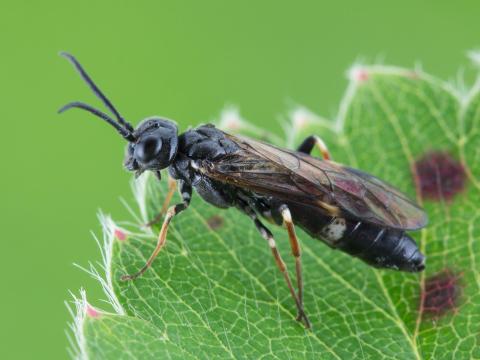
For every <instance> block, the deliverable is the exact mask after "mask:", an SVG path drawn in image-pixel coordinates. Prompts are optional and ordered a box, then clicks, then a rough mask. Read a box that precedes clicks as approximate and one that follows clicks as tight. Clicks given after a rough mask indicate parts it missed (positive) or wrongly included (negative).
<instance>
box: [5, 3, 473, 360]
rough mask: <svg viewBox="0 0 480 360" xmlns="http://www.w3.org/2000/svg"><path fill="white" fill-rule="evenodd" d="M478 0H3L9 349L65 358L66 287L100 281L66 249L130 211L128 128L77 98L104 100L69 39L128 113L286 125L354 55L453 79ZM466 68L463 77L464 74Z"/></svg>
mask: <svg viewBox="0 0 480 360" xmlns="http://www.w3.org/2000/svg"><path fill="white" fill-rule="evenodd" d="M479 10H480V5H479V3H478V2H476V1H471V2H466V1H456V2H444V3H441V2H440V1H401V2H400V1H397V2H387V1H352V2H342V1H338V2H335V3H333V2H329V3H328V4H327V3H326V2H320V1H295V2H279V1H241V2H228V1H215V2H214V1H177V2H167V1H118V0H117V1H90V0H88V1H81V2H72V1H41V2H40V1H37V2H33V1H30V2H29V1H5V0H4V1H2V2H1V5H0V40H1V42H0V44H1V55H0V65H1V66H0V79H1V80H0V81H1V83H0V84H1V85H0V99H1V100H0V101H1V102H0V104H1V105H0V119H1V120H0V121H1V122H2V124H3V126H2V129H3V130H2V134H3V136H2V140H1V142H0V146H1V147H2V176H1V178H0V181H1V183H0V189H1V192H2V194H1V199H2V200H1V207H0V209H1V217H0V218H1V223H2V230H1V231H2V235H1V239H2V240H1V241H2V254H1V261H0V264H1V265H0V266H1V272H2V275H3V276H2V288H1V289H2V290H1V297H0V305H1V310H2V311H1V321H0V324H1V325H0V339H1V340H0V358H2V359H12V358H13V359H24V358H25V359H26V358H36V359H39V358H41V359H57V358H59V359H62V358H66V357H67V353H66V347H67V340H66V336H65V330H66V328H67V322H68V321H69V320H70V316H69V315H68V312H67V310H66V308H65V306H64V303H63V302H64V300H67V299H70V295H69V293H68V290H69V289H70V290H72V291H74V292H78V289H79V288H80V287H82V286H83V287H86V288H87V289H88V297H89V300H90V301H91V302H92V303H94V304H97V305H99V306H102V305H101V302H99V301H98V299H100V298H102V297H103V294H102V292H101V290H100V287H99V285H98V284H96V283H95V281H94V280H92V279H90V278H89V277H88V275H87V274H85V273H83V272H82V271H80V270H78V269H77V268H75V267H74V266H73V265H72V263H73V262H76V263H79V264H82V265H86V264H87V263H88V261H89V260H92V261H96V260H98V259H99V251H98V249H97V247H96V244H95V242H94V240H93V238H92V236H91V235H90V231H91V230H93V231H94V232H96V233H99V231H100V226H99V224H98V221H97V217H96V213H97V211H98V209H99V208H101V209H103V210H104V211H106V212H108V213H111V214H112V215H113V217H114V218H115V219H127V218H128V214H127V212H126V210H125V209H124V207H123V205H122V204H121V203H120V201H119V197H120V196H123V197H125V198H126V199H127V200H132V195H131V193H130V188H129V181H130V175H129V174H127V173H126V172H125V171H124V170H123V169H122V160H123V152H124V145H125V144H124V143H123V142H122V141H121V139H120V138H119V136H118V135H117V134H116V133H115V132H114V131H113V130H112V129H111V128H110V127H108V126H106V125H105V124H104V123H102V122H101V121H99V120H98V119H95V118H92V117H91V116H88V115H87V114H85V113H82V112H80V111H72V112H70V113H68V114H65V115H64V116H61V117H60V116H57V115H56V113H55V112H56V110H57V109H58V108H59V107H60V106H61V105H63V104H64V103H66V102H68V101H71V100H84V101H86V102H88V103H91V104H92V105H98V103H99V102H98V101H97V100H96V99H95V98H94V96H93V95H92V94H91V93H90V91H89V89H88V88H87V87H86V86H85V85H84V84H83V83H82V82H81V81H80V79H79V77H78V76H77V74H76V73H75V72H74V71H73V70H72V67H71V66H70V65H69V64H68V63H67V62H66V60H65V59H63V58H60V57H59V56H57V53H58V52H59V51H60V50H68V51H70V52H72V53H73V54H75V55H76V56H77V57H78V58H79V59H80V61H81V62H82V63H83V64H84V65H85V67H86V68H87V69H88V70H89V72H90V73H91V74H92V76H93V77H94V79H95V80H96V81H97V82H98V83H99V85H100V86H101V87H102V89H104V91H105V92H106V93H107V94H108V95H109V96H110V97H111V99H112V100H113V102H114V103H115V104H117V106H118V108H119V109H120V111H121V112H122V113H123V114H124V116H125V117H127V118H128V119H129V120H130V121H132V122H133V123H137V122H138V121H139V120H140V119H142V118H143V117H145V116H149V115H153V114H157V115H164V116H166V117H170V118H173V119H175V120H177V121H178V123H179V124H180V126H181V127H182V128H185V127H186V126H188V125H195V124H197V123H199V122H206V121H210V120H213V119H215V118H216V117H217V116H218V114H219V112H220V111H221V109H222V108H223V107H224V106H225V104H229V103H230V104H231V103H233V104H238V105H239V106H240V108H241V111H242V114H243V115H244V117H245V118H247V119H249V120H250V121H252V122H254V123H255V124H257V125H261V126H263V127H265V128H267V129H269V130H271V131H274V132H277V133H281V130H280V127H279V125H278V119H279V116H280V115H282V114H285V112H286V111H287V110H289V107H291V106H292V104H294V103H300V104H303V105H305V106H307V107H309V108H311V109H312V110H314V111H316V112H319V113H321V114H323V115H325V116H332V115H334V114H335V113H336V107H337V105H338V103H339V101H340V99H341V96H342V93H343V90H344V88H345V85H346V78H345V71H346V69H347V68H348V67H349V66H350V65H351V64H352V63H353V62H354V61H355V60H358V59H363V60H365V61H367V62H372V61H375V60H377V59H383V61H384V62H385V63H389V64H396V65H402V66H413V65H414V64H415V63H416V62H417V61H421V63H422V65H423V67H424V68H425V69H426V70H427V71H428V72H431V73H434V74H436V75H439V76H441V77H444V78H455V77H456V75H457V72H458V69H459V67H462V66H463V67H464V68H465V69H466V72H467V74H469V73H472V68H471V67H472V65H470V64H469V61H468V60H467V59H466V57H465V54H466V51H467V50H470V49H474V48H476V47H477V46H480V28H479V21H478V19H479V17H480V12H479ZM467 77H468V76H467Z"/></svg>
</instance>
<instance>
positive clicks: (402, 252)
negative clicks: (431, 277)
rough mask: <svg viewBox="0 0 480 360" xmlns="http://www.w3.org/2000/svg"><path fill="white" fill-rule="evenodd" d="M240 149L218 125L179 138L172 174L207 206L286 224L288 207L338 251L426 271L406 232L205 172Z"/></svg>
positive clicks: (295, 217) (374, 262) (298, 221)
mask: <svg viewBox="0 0 480 360" xmlns="http://www.w3.org/2000/svg"><path fill="white" fill-rule="evenodd" d="M236 151H238V146H237V144H236V143H235V142H233V141H231V139H229V138H228V137H226V136H225V133H223V132H222V131H220V130H218V129H216V128H215V127H214V126H213V125H204V126H200V127H198V128H196V129H192V130H189V131H187V132H185V133H184V134H181V135H180V136H179V145H178V150H177V155H176V157H175V161H174V162H173V163H172V164H171V165H170V167H169V173H170V175H171V176H172V177H173V178H174V179H176V180H179V181H181V182H183V183H184V184H185V185H187V186H188V185H190V186H191V187H193V189H195V190H196V192H197V193H198V194H199V195H200V196H201V197H202V198H203V199H204V200H205V201H206V202H208V203H210V204H212V205H214V206H217V207H219V208H228V207H237V208H238V209H239V210H241V211H243V212H246V211H245V207H246V206H248V207H249V208H251V209H254V211H255V212H256V213H257V214H258V215H261V216H262V217H264V218H267V219H268V220H273V221H274V222H275V223H276V224H278V225H281V224H282V218H281V216H280V210H279V209H280V207H281V206H282V205H287V206H288V208H289V209H290V212H291V214H292V218H293V221H294V223H295V224H296V225H297V226H300V227H301V228H302V229H303V230H305V231H306V232H307V233H308V234H309V235H310V236H312V237H314V238H316V239H319V240H322V241H323V242H325V243H326V244H327V245H329V246H330V247H332V248H334V249H339V250H341V251H343V252H346V253H348V254H350V255H352V256H355V257H358V258H360V259H362V260H363V261H365V262H366V263H368V264H370V265H372V266H375V267H379V268H391V269H397V270H403V271H420V270H423V255H422V254H421V253H420V252H419V250H418V247H417V245H416V243H415V241H413V239H412V238H411V237H410V236H409V235H408V234H406V233H405V231H402V230H398V229H392V228H387V227H381V226H378V225H376V224H371V223H367V222H361V221H358V220H356V219H355V218H350V217H348V216H346V215H339V216H329V215H326V214H325V212H324V211H321V210H319V209H318V208H315V207H312V206H309V205H305V204H301V203H298V202H296V201H295V200H294V199H293V200H291V201H289V200H285V199H277V198H275V197H272V196H265V195H262V194H258V193H255V192H252V191H249V190H246V189H245V188H242V187H237V186H234V185H232V184H229V183H226V182H222V181H218V180H216V179H212V178H209V177H208V176H207V175H206V174H205V173H204V172H203V171H201V166H202V164H204V163H205V162H209V161H210V162H215V161H218V160H219V159H221V158H223V157H225V156H228V155H229V154H231V153H234V152H236ZM335 224H336V225H335ZM330 225H333V226H334V227H333V228H332V227H331V226H330ZM329 226H330V227H329ZM329 229H337V230H336V233H335V234H334V235H335V236H330V235H331V233H330V235H329V232H328V230H329ZM338 229H339V230H338Z"/></svg>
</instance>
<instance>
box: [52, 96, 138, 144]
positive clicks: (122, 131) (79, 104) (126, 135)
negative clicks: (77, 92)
mask: <svg viewBox="0 0 480 360" xmlns="http://www.w3.org/2000/svg"><path fill="white" fill-rule="evenodd" d="M72 108H77V109H82V110H86V111H88V112H90V113H92V114H93V115H95V116H98V117H99V118H101V119H103V120H105V121H106V122H108V123H109V124H110V125H112V126H113V127H114V128H115V129H116V130H117V131H118V132H119V133H120V135H122V136H123V137H124V138H125V139H127V140H128V141H135V137H134V136H133V134H132V133H131V132H130V131H128V130H127V129H125V128H123V127H122V126H121V125H120V124H118V123H117V122H116V121H115V120H113V119H112V118H111V117H110V116H108V115H107V114H105V113H104V112H102V111H100V110H98V109H95V108H94V107H92V106H90V105H88V104H85V103H82V102H79V101H74V102H71V103H68V104H67V105H65V106H63V107H62V108H61V109H60V110H58V113H59V114H61V113H63V112H64V111H67V110H69V109H72Z"/></svg>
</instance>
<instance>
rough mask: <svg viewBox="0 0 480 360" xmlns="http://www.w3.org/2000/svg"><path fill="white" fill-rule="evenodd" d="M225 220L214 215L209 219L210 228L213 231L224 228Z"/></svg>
mask: <svg viewBox="0 0 480 360" xmlns="http://www.w3.org/2000/svg"><path fill="white" fill-rule="evenodd" d="M223 223H224V220H223V218H222V217H221V216H220V215H213V216H212V217H210V218H209V219H207V224H208V227H209V228H210V229H212V230H215V229H218V228H220V227H222V226H223Z"/></svg>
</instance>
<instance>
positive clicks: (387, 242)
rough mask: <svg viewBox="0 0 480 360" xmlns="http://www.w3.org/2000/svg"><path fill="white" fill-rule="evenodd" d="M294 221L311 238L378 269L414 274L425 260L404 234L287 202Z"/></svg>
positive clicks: (421, 267) (411, 240) (419, 269)
mask: <svg viewBox="0 0 480 360" xmlns="http://www.w3.org/2000/svg"><path fill="white" fill-rule="evenodd" d="M288 206H289V208H290V210H291V212H292V217H293V219H294V222H295V223H296V224H297V225H298V226H300V227H301V228H302V229H304V230H305V231H306V232H307V233H308V234H309V235H310V236H312V237H314V238H317V239H319V240H322V241H323V242H325V243H327V244H328V245H329V246H331V247H332V248H335V249H339V250H342V251H343V252H346V253H347V254H350V255H352V256H355V257H357V258H360V259H362V260H363V261H365V262H366V263H367V264H370V265H372V266H375V267H378V268H390V269H396V270H401V271H409V272H417V271H421V270H423V269H424V267H425V264H424V262H425V257H424V256H423V255H422V253H421V252H420V250H419V249H418V246H417V244H416V243H415V241H414V240H413V239H412V238H411V237H410V236H409V235H408V234H406V233H405V232H404V231H401V230H395V229H390V228H384V227H380V226H377V225H374V224H370V223H365V222H359V221H355V220H351V219H347V218H342V217H331V216H326V215H325V214H323V213H321V212H320V211H318V210H316V209H315V208H311V207H305V206H304V205H299V204H292V203H290V204H289V205H288Z"/></svg>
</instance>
